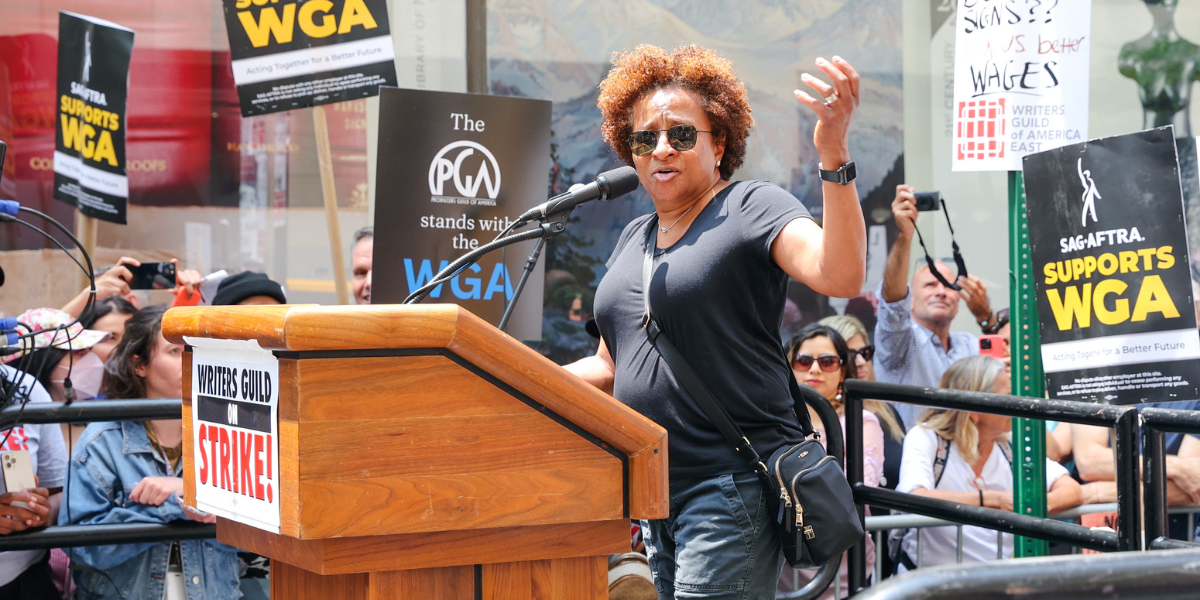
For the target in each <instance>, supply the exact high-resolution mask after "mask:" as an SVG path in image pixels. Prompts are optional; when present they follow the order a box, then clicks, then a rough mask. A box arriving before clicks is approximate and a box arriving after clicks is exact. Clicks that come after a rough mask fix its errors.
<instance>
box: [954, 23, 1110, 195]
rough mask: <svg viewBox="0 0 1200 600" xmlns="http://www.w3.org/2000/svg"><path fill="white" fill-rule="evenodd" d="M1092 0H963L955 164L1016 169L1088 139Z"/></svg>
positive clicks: (982, 168) (958, 46) (958, 32)
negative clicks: (1035, 157) (1026, 160)
mask: <svg viewBox="0 0 1200 600" xmlns="http://www.w3.org/2000/svg"><path fill="white" fill-rule="evenodd" d="M1091 12H1092V7H1091V2H1090V0H959V2H958V13H957V16H956V17H955V22H956V27H957V30H956V33H955V55H954V133H953V136H954V139H953V143H952V152H953V158H952V160H953V166H954V170H955V171H1017V170H1020V169H1021V158H1022V157H1024V156H1025V155H1027V154H1032V153H1034V152H1042V151H1045V150H1050V149H1052V148H1057V147H1059V146H1064V145H1066V144H1074V143H1078V142H1082V141H1084V140H1086V139H1087V123H1088V56H1089V49H1090V47H1091V37H1090V36H1091V16H1092V15H1091Z"/></svg>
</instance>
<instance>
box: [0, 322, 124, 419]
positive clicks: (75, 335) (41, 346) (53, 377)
mask: <svg viewBox="0 0 1200 600" xmlns="http://www.w3.org/2000/svg"><path fill="white" fill-rule="evenodd" d="M17 322H18V323H21V325H22V327H18V332H21V333H26V334H28V333H33V336H32V337H29V338H25V339H24V340H21V342H19V343H18V345H19V346H20V345H23V346H24V347H23V348H22V350H21V351H20V352H17V353H16V354H10V355H8V356H5V357H3V358H2V359H0V360H2V361H3V362H4V363H7V364H10V365H12V366H13V367H14V368H16V369H17V370H18V371H24V372H26V373H28V374H30V375H32V376H33V377H34V378H35V379H37V380H38V382H39V383H41V384H42V385H43V386H45V388H46V389H47V390H49V391H50V395H51V396H52V397H53V398H54V399H55V400H56V401H58V402H64V401H66V400H67V393H66V389H65V380H66V378H67V375H68V373H69V374H70V378H71V383H72V388H73V389H74V395H75V397H76V398H79V399H89V398H95V397H96V395H97V394H98V393H99V392H100V380H101V379H102V378H103V376H104V361H102V360H100V357H99V356H96V355H95V354H93V353H92V352H91V348H92V347H93V346H95V345H96V344H99V343H100V342H103V341H104V340H107V339H108V338H109V336H111V335H112V334H111V333H109V332H107V331H96V330H93V329H84V328H83V325H81V324H79V323H77V322H75V319H74V317H72V316H71V315H69V314H67V313H65V312H63V311H61V310H58V309H56V308H33V309H30V310H27V311H25V312H23V313H21V315H20V316H18V317H17ZM26 327H27V328H28V329H27V330H26V329H25V328H26ZM73 399H74V398H73Z"/></svg>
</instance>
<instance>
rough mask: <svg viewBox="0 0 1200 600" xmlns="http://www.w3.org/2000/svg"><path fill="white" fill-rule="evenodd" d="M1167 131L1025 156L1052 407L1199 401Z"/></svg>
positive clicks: (1179, 201)
mask: <svg viewBox="0 0 1200 600" xmlns="http://www.w3.org/2000/svg"><path fill="white" fill-rule="evenodd" d="M1175 152H1176V151H1175V143H1174V134H1173V131H1172V128H1171V127H1164V128H1159V129H1152V130H1148V131H1143V132H1140V133H1135V134H1130V135H1124V136H1117V137H1111V138H1104V139H1100V140H1092V141H1090V142H1086V143H1083V144H1074V145H1071V146H1064V147H1062V148H1057V149H1054V150H1050V151H1047V152H1041V153H1038V154H1032V155H1030V156H1027V157H1025V160H1024V175H1025V191H1026V199H1027V202H1026V207H1027V208H1026V210H1027V217H1028V220H1029V237H1030V240H1031V242H1032V244H1031V246H1032V253H1033V267H1034V273H1035V280H1036V284H1037V306H1038V321H1039V322H1040V333H1041V353H1042V367H1043V370H1044V371H1045V373H1046V384H1047V391H1048V392H1049V394H1050V397H1052V398H1063V399H1069V400H1087V401H1094V402H1105V403H1113V404H1135V403H1141V402H1170V401H1172V400H1191V399H1195V398H1197V397H1200V333H1197V331H1196V312H1195V308H1194V306H1195V305H1194V303H1193V302H1194V298H1193V297H1192V281H1191V274H1190V271H1191V269H1190V266H1189V263H1188V256H1189V252H1188V245H1187V229H1186V225H1185V222H1184V210H1183V195H1182V191H1181V188H1180V179H1179V166H1178V165H1179V163H1178V160H1177V157H1176V153H1175Z"/></svg>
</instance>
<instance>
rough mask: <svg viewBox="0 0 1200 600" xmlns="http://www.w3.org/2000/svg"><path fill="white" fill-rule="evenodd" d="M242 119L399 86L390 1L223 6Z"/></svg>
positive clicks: (245, 1)
mask: <svg viewBox="0 0 1200 600" xmlns="http://www.w3.org/2000/svg"><path fill="white" fill-rule="evenodd" d="M222 5H223V6H224V8H225V28H226V29H227V30H228V33H229V50H230V54H231V56H232V58H233V65H232V66H233V81H234V83H236V84H237V90H238V101H239V103H240V104H241V106H242V116H243V117H249V116H253V115H262V114H267V113H273V112H279V111H284V110H291V109H294V108H305V107H309V106H316V105H320V104H332V103H335V102H342V101H344V100H353V99H355V98H365V97H368V96H376V95H378V94H379V86H381V85H391V86H394V85H396V67H395V65H394V63H393V58H394V56H395V50H394V48H393V46H392V36H391V33H390V28H389V24H388V15H387V4H386V2H385V1H384V0H283V1H282V2H280V1H279V0H271V1H270V2H266V1H265V0H223V3H222Z"/></svg>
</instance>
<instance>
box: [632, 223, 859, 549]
mask: <svg viewBox="0 0 1200 600" xmlns="http://www.w3.org/2000/svg"><path fill="white" fill-rule="evenodd" d="M656 224H657V219H656V218H653V219H651V220H650V231H649V233H648V234H647V236H646V248H645V250H646V252H645V260H644V261H643V264H642V305H643V309H644V310H643V316H642V327H643V328H644V329H645V330H646V335H647V336H649V338H650V343H651V344H652V345H653V346H654V347H655V348H656V349H657V350H658V352H659V354H660V355H661V356H662V357H663V360H665V361H666V362H667V366H668V367H669V368H670V369H671V372H672V373H674V374H675V378H676V379H677V380H678V381H679V383H680V385H682V386H683V388H684V390H685V391H686V392H687V393H688V395H689V396H691V397H692V399H693V400H695V401H696V404H698V405H699V406H700V408H701V409H702V410H703V411H704V414H705V415H707V416H708V418H709V420H710V421H712V422H713V424H714V425H716V427H717V430H718V431H720V432H721V435H722V436H724V438H725V439H726V440H728V441H729V443H730V444H732V445H733V448H734V450H736V451H737V453H738V455H739V456H741V457H742V458H744V459H745V460H746V464H747V465H749V466H750V468H751V470H753V471H754V474H755V475H757V476H758V478H759V480H761V481H762V484H763V490H764V493H766V495H767V504H768V507H769V508H770V509H771V512H773V513H774V514H775V527H776V529H777V530H778V532H779V539H780V541H781V543H782V549H783V556H784V558H785V559H786V560H787V562H788V564H789V565H791V566H792V567H795V568H810V567H815V566H821V565H824V564H825V563H828V562H829V561H831V560H836V559H838V558H839V557H840V556H841V555H842V553H843V552H845V551H846V550H847V549H849V548H850V547H851V546H853V545H854V544H855V543H857V542H858V541H860V540H862V538H863V535H864V534H863V527H862V522H861V521H860V520H859V517H858V510H857V509H856V508H855V505H854V495H853V493H852V492H851V490H850V484H849V482H847V481H846V476H845V474H844V473H843V472H842V468H841V465H839V464H838V462H837V460H835V459H834V457H832V456H829V455H827V454H826V453H825V448H823V447H822V446H821V443H820V436H818V435H817V434H816V432H815V431H813V427H812V420H811V419H810V418H809V415H808V408H807V405H806V404H805V403H804V399H803V397H802V396H801V392H800V385H799V384H798V383H796V377H795V375H794V374H793V373H792V371H791V369H790V368H789V369H788V388H789V390H790V391H791V395H792V402H793V403H794V404H793V410H794V412H795V413H796V417H797V419H798V420H799V423H800V428H801V430H802V431H803V432H804V437H805V440H804V441H802V442H800V443H799V444H796V445H794V446H784V447H782V448H779V449H778V450H776V451H775V452H774V453H772V454H771V456H770V457H769V458H768V459H767V460H766V461H763V459H762V457H761V456H759V454H758V452H756V451H755V450H754V447H753V446H752V445H751V444H750V440H749V439H748V438H747V437H746V435H745V434H744V433H742V428H741V427H739V426H738V424H737V423H736V422H734V420H733V419H732V418H731V417H730V416H729V412H728V411H726V410H725V407H724V406H722V405H721V403H720V402H718V401H717V399H716V398H714V397H713V395H712V394H711V393H709V391H708V388H707V387H706V386H705V385H704V382H702V381H701V380H700V377H699V376H698V375H696V372H695V371H693V370H692V367H691V365H689V364H688V362H687V361H686V360H684V358H683V355H681V354H680V353H679V351H678V350H676V349H675V345H674V344H672V343H671V340H670V339H668V338H667V336H666V335H665V334H664V333H663V331H662V329H661V328H660V327H659V326H658V323H657V322H656V321H655V320H654V316H653V313H652V312H651V310H650V282H651V279H652V278H653V274H654V248H655V243H654V227H655V226H656Z"/></svg>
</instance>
